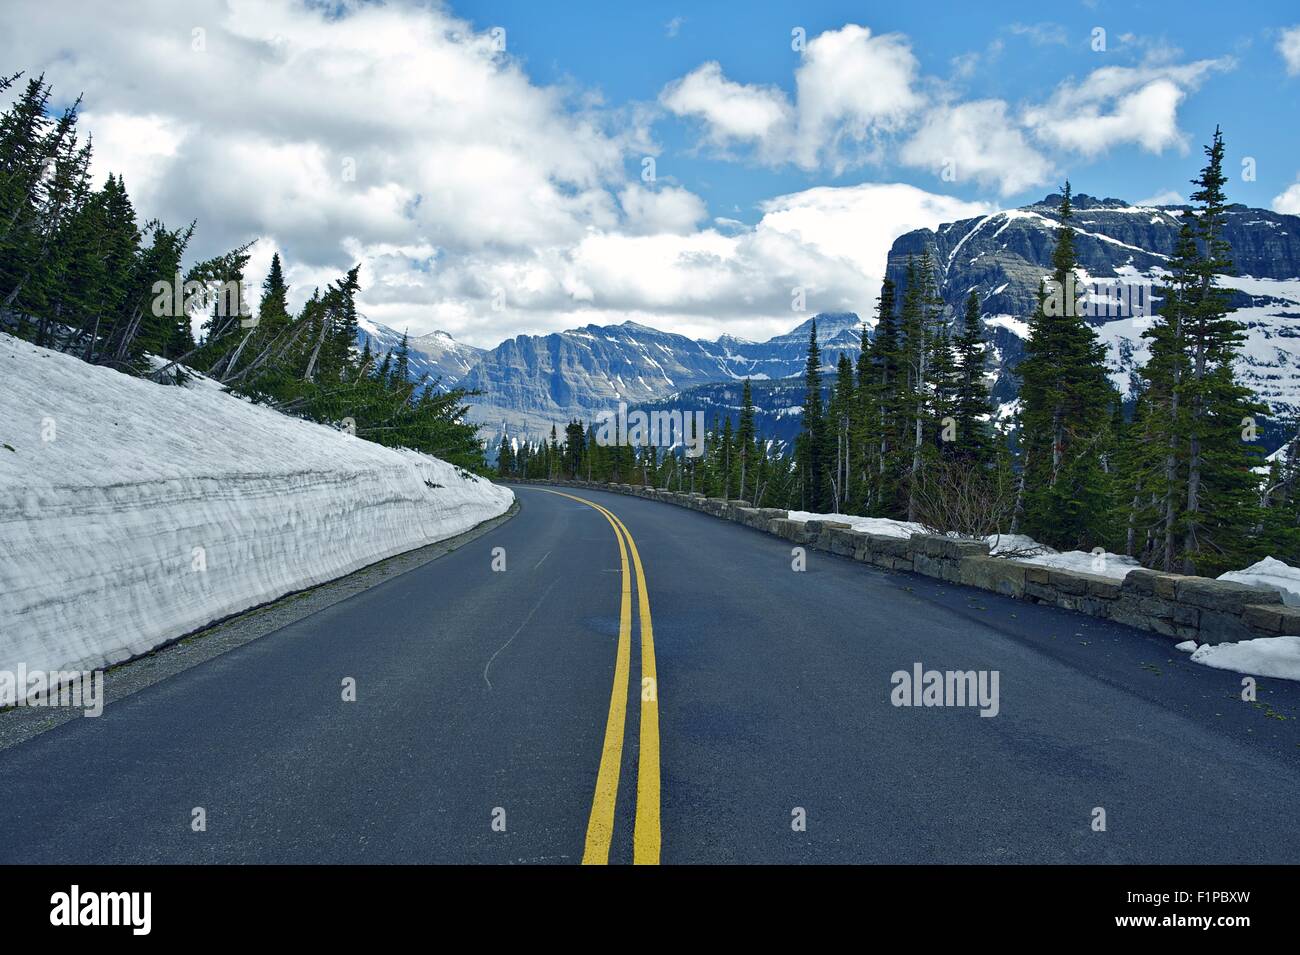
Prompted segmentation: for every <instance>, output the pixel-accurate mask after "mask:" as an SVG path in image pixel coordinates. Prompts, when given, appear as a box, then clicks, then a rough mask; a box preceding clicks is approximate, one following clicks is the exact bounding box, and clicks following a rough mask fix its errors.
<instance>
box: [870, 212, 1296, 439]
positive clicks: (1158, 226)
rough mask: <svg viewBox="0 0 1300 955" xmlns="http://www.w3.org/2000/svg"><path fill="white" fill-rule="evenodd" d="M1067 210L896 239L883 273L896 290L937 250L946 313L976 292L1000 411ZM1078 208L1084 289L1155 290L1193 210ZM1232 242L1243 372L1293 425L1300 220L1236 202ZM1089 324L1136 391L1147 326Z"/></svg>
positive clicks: (1230, 222) (1123, 319)
mask: <svg viewBox="0 0 1300 955" xmlns="http://www.w3.org/2000/svg"><path fill="white" fill-rule="evenodd" d="M1059 202H1060V196H1057V195H1050V196H1047V197H1046V198H1045V199H1043V200H1042V201H1041V202H1037V203H1034V204H1032V205H1029V206H1025V207H1023V208H1020V209H1009V210H1004V211H1002V212H996V213H993V214H991V215H986V216H979V217H976V218H973V219H963V220H961V221H958V222H951V223H945V224H943V225H941V226H939V228H938V229H936V230H930V229H919V230H917V231H914V232H909V233H907V234H905V235H903V236H900V237H899V238H898V239H897V240H896V241H895V243H894V246H893V248H892V249H891V250H890V253H889V260H888V272H887V274H888V275H889V276H890V277H891V278H893V279H894V280H895V281H896V282H898V283H899V286H900V289H901V287H902V285H903V284H904V275H905V272H906V267H907V260H908V257H909V256H919V255H920V254H921V253H922V252H923V251H925V250H929V252H930V255H931V257H932V258H933V259H934V261H935V264H936V268H937V272H938V278H939V291H940V293H941V294H942V296H943V298H944V301H945V302H946V303H947V304H948V305H949V306H951V307H952V308H953V309H954V310H955V311H958V312H959V310H960V309H961V308H962V307H963V303H964V300H965V298H966V296H967V295H968V294H969V293H970V291H971V290H972V289H974V290H975V291H976V292H977V293H978V295H979V297H980V302H981V313H982V318H983V322H984V325H985V328H986V330H987V331H988V333H989V337H990V338H991V340H992V341H993V343H994V345H995V346H996V349H997V361H998V367H997V372H998V381H997V385H996V386H995V392H994V394H995V397H997V398H998V399H1000V400H1002V401H1004V402H1005V401H1009V400H1011V399H1013V398H1014V396H1015V387H1016V385H1015V379H1014V377H1013V376H1011V375H1009V374H1008V371H1009V369H1010V368H1011V367H1014V365H1015V363H1016V362H1017V361H1018V360H1019V359H1020V356H1021V354H1022V353H1023V343H1024V338H1025V337H1026V335H1027V334H1028V324H1027V321H1026V319H1027V318H1028V316H1029V315H1030V314H1032V312H1033V310H1034V307H1035V304H1036V302H1037V294H1038V288H1039V284H1040V282H1041V279H1042V277H1043V276H1044V275H1047V274H1049V273H1050V271H1051V265H1050V258H1051V253H1052V249H1053V246H1054V231H1055V229H1056V228H1057V225H1058V219H1057V216H1056V208H1057V206H1058V205H1059ZM1074 206H1075V215H1074V218H1073V224H1074V226H1075V228H1076V230H1077V232H1078V238H1077V240H1076V242H1075V251H1076V253H1077V254H1078V259H1079V266H1080V267H1079V270H1078V272H1079V278H1080V279H1081V281H1083V282H1085V283H1088V282H1091V281H1093V280H1099V281H1100V282H1101V283H1105V282H1106V280H1110V281H1112V282H1113V281H1116V280H1119V281H1122V282H1125V283H1129V284H1130V285H1133V284H1134V283H1138V282H1141V281H1142V280H1147V281H1149V282H1150V283H1151V284H1152V285H1153V286H1158V284H1159V280H1160V277H1161V274H1162V272H1163V270H1164V268H1165V266H1166V264H1167V262H1168V259H1169V255H1170V254H1171V253H1172V251H1173V248H1174V243H1175V241H1176V239H1177V236H1178V229H1179V226H1180V221H1181V215H1182V212H1183V210H1184V208H1185V207H1183V206H1134V205H1131V204H1130V203H1127V202H1124V201H1122V200H1119V199H1096V198H1093V197H1091V196H1087V195H1077V196H1075V197H1074ZM1226 238H1227V239H1228V241H1229V243H1230V244H1231V246H1232V260H1233V264H1234V269H1235V275H1231V276H1223V277H1222V278H1221V284H1222V285H1223V286H1224V287H1226V288H1231V289H1232V290H1233V292H1234V294H1233V297H1232V306H1233V308H1234V315H1235V317H1236V318H1237V320H1238V321H1241V322H1243V323H1244V324H1245V325H1246V335H1247V341H1246V344H1245V346H1244V348H1243V353H1242V358H1241V361H1240V364H1239V366H1238V370H1239V372H1240V374H1241V376H1242V379H1243V380H1244V381H1245V382H1246V383H1247V384H1248V385H1249V386H1250V387H1252V388H1253V389H1254V390H1255V392H1256V393H1257V394H1258V395H1259V396H1260V398H1261V399H1262V400H1264V401H1265V402H1267V403H1268V405H1269V407H1270V408H1271V409H1272V411H1273V414H1274V415H1275V416H1277V417H1291V416H1294V415H1296V414H1298V413H1300V217H1297V216H1293V215H1282V214H1279V213H1276V212H1270V211H1268V210H1266V209H1252V208H1248V207H1246V206H1243V205H1232V206H1229V207H1228V219H1227V229H1226ZM1155 304H1156V306H1157V308H1158V306H1159V301H1158V300H1156V302H1155ZM1116 311H1119V310H1116ZM1091 321H1092V322H1093V324H1094V325H1095V327H1096V328H1097V331H1098V334H1099V335H1100V336H1101V337H1102V339H1103V340H1104V341H1105V342H1106V344H1107V346H1108V347H1109V349H1110V357H1111V362H1112V368H1113V373H1112V377H1113V380H1114V381H1115V384H1116V385H1117V386H1118V387H1119V388H1120V389H1121V390H1122V391H1123V392H1124V393H1125V394H1128V393H1129V392H1130V391H1131V389H1132V383H1133V379H1132V376H1133V374H1134V372H1135V370H1136V369H1137V368H1138V367H1139V366H1141V364H1142V363H1143V362H1144V361H1145V360H1146V357H1147V347H1146V341H1145V340H1144V339H1143V338H1142V331H1143V329H1145V328H1147V327H1149V325H1150V324H1151V318H1150V317H1149V316H1141V315H1132V314H1114V315H1102V316H1098V317H1095V318H1093V319H1091Z"/></svg>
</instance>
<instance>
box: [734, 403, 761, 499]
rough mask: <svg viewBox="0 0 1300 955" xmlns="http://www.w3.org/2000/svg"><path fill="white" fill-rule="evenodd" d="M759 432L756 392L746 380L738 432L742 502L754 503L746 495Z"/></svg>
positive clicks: (738, 495)
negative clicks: (755, 418)
mask: <svg viewBox="0 0 1300 955" xmlns="http://www.w3.org/2000/svg"><path fill="white" fill-rule="evenodd" d="M756 437H757V432H756V431H755V429H754V392H753V389H752V388H751V386H750V384H749V379H748V378H746V379H745V385H744V389H743V390H742V391H741V395H740V425H739V427H738V429H737V431H736V444H737V450H738V452H739V454H740V486H739V489H738V492H737V495H736V496H737V497H739V498H741V499H742V500H746V501H752V500H753V499H752V498H748V497H746V496H745V495H746V494H747V493H748V491H747V488H748V487H749V485H748V479H749V478H750V477H752V476H753V475H752V474H751V473H750V472H749V465H750V462H751V461H752V460H753V459H754V440H755V438H756Z"/></svg>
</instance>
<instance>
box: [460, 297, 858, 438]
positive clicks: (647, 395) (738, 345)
mask: <svg viewBox="0 0 1300 955" xmlns="http://www.w3.org/2000/svg"><path fill="white" fill-rule="evenodd" d="M811 321H812V319H810V320H809V321H807V322H804V323H803V324H801V325H799V326H798V327H797V328H795V329H794V330H793V331H791V332H789V333H787V334H786V335H779V336H777V337H776V338H773V339H770V340H769V341H766V342H748V341H745V340H743V339H739V338H735V337H734V336H723V337H722V338H719V339H718V340H717V341H712V342H710V341H696V340H694V339H691V338H687V337H685V336H684V335H676V334H673V333H671V332H661V331H658V330H657V329H653V328H647V327H646V326H644V325H638V324H636V323H634V322H625V323H623V324H622V325H609V326H600V325H587V326H585V327H583V328H576V329H570V330H569V331H565V332H558V333H556V334H553V335H520V336H518V337H516V338H512V339H509V340H507V341H505V342H502V343H501V344H500V345H498V346H497V347H496V348H494V349H492V350H491V351H489V352H487V353H486V354H484V355H483V356H482V358H481V360H480V361H479V362H478V363H477V364H476V365H475V366H474V367H473V368H472V369H471V370H470V372H469V373H468V374H467V375H466V376H465V378H464V379H463V380H462V382H461V384H462V386H463V387H465V388H467V389H472V390H477V391H480V392H481V394H480V395H479V396H477V397H476V398H474V399H472V404H471V408H470V420H471V421H475V422H477V423H479V424H481V425H483V432H484V434H485V436H486V437H488V438H489V440H492V438H493V437H494V436H497V435H500V434H501V433H502V432H503V431H504V432H508V433H510V434H512V435H516V436H532V437H539V436H541V435H544V434H549V432H550V429H551V425H553V424H555V425H558V426H559V427H560V429H561V430H562V429H563V426H564V423H565V422H566V421H568V420H569V419H571V418H574V417H577V418H580V419H582V420H584V421H588V422H590V421H591V420H592V419H593V418H595V417H596V416H597V415H600V414H601V413H603V412H606V411H612V410H614V409H615V408H617V406H618V403H619V402H620V401H623V402H627V403H628V404H629V405H637V404H644V403H646V402H651V401H654V400H656V399H659V398H663V397H665V396H667V395H671V394H674V393H680V392H682V391H684V390H687V389H690V388H692V387H693V386H695V385H701V384H706V383H714V382H729V381H730V382H734V381H737V380H738V379H743V378H746V377H750V378H755V379H760V380H761V379H765V378H785V377H788V376H790V375H797V374H799V373H801V372H802V371H803V368H804V364H805V362H806V360H807V352H808V325H809V323H810V322H811ZM816 321H817V322H818V335H819V338H820V339H821V340H822V341H823V342H825V343H826V344H825V345H824V354H825V360H826V361H827V362H828V363H830V364H832V365H833V363H834V361H835V360H836V359H837V358H838V356H839V352H840V351H846V352H848V353H849V355H850V357H851V358H856V356H857V353H858V350H859V341H860V332H859V330H858V329H859V322H858V317H857V316H856V315H854V314H852V313H840V314H826V315H818V316H816Z"/></svg>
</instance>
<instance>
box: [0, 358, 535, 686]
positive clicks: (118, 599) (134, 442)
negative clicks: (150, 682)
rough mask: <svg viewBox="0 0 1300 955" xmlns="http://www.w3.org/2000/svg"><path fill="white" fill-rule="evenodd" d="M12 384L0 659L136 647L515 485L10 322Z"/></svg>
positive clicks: (432, 535) (423, 529) (326, 576)
mask: <svg viewBox="0 0 1300 955" xmlns="http://www.w3.org/2000/svg"><path fill="white" fill-rule="evenodd" d="M0 383H2V384H0V669H6V670H10V671H12V670H14V669H15V668H16V667H17V665H18V664H19V663H24V664H25V665H26V666H27V668H28V669H29V670H31V669H44V670H57V669H90V668H96V667H101V666H105V665H108V664H112V663H115V662H118V661H121V660H124V659H127V658H128V657H131V656H133V655H136V654H139V653H143V652H145V651H147V650H149V649H151V648H153V647H156V646H158V645H159V644H161V643H163V642H165V641H167V640H169V639H171V638H174V637H177V636H180V635H182V634H185V633H188V632H190V631H192V630H195V629H197V628H199V627H201V626H203V625H204V624H206V623H209V622H211V621H213V620H216V619H219V618H221V617H224V616H227V615H229V614H232V613H235V612H238V611H240V610H244V609H246V608H248V607H251V606H254V605H257V604H260V603H264V602H266V601H268V600H272V599H274V598H276V597H279V596H281V595H283V594H285V593H288V592H290V591H293V590H298V589H301V588H304V587H308V586H312V585H314V584H319V583H323V582H324V581H327V580H330V579H333V578H335V577H339V576H341V575H343V574H347V573H350V572H352V571H354V570H356V569H358V568H360V567H363V566H365V565H367V564H370V563H373V562H375V561H378V560H382V559H383V558H386V557H391V556H392V555H394V554H398V553H401V552H403V551H406V550H410V549H412V548H415V547H419V546H421V545H424V544H428V543H430V542H433V541H437V540H441V539H444V538H447V537H452V536H454V535H456V534H459V533H462V532H464V531H466V530H469V529H470V528H472V527H474V526H475V525H477V524H479V523H481V522H482V521H485V520H487V519H489V518H492V517H495V516H497V515H499V514H501V513H503V512H504V511H506V510H507V509H508V508H509V506H510V504H511V501H512V500H513V497H514V495H513V494H512V493H511V492H510V491H509V490H507V489H505V488H500V487H497V486H495V485H493V484H491V483H490V482H488V481H486V480H483V479H481V478H478V477H474V476H473V475H470V474H468V473H466V472H464V471H461V470H459V469H457V468H455V467H453V466H452V465H450V464H447V463H446V462H443V461H439V460H437V459H435V458H431V457H428V456H427V455H422V454H417V453H415V452H412V451H399V450H393V449H390V448H384V447H381V446H380V445H377V444H372V443H370V442H368V441H364V440H361V439H358V438H354V437H351V436H349V435H347V434H344V433H342V432H339V431H335V430H334V429H332V428H328V427H325V426H323V425H318V424H312V423H310V422H306V421H300V420H298V419H295V418H290V417H287V416H285V415H281V414H279V413H277V412H274V411H271V410H269V409H267V408H261V407H258V406H256V405H253V404H251V403H249V402H246V401H243V400H241V399H238V398H236V397H234V396H232V395H229V394H226V393H224V392H222V391H220V390H218V389H216V388H214V387H194V388H177V387H164V386H161V385H156V384H152V383H150V382H147V381H143V380H140V379H138V378H132V377H129V376H127V375H123V374H119V373H118V372H115V371H112V370H110V369H107V368H100V367H94V366H91V365H87V364H85V363H83V362H81V361H78V360H77V359H75V358H72V357H70V356H68V355H63V354H60V353H57V352H52V351H48V350H46V349H42V348H37V347H35V346H33V345H30V344H27V343H25V342H22V341H19V340H18V339H15V338H12V337H10V336H8V335H4V334H0Z"/></svg>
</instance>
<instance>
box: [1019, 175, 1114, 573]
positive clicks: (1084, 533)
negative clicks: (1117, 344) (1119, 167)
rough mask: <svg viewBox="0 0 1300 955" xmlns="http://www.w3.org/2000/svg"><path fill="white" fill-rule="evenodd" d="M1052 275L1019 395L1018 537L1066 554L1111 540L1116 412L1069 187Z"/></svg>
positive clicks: (1032, 328)
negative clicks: (1110, 456)
mask: <svg viewBox="0 0 1300 955" xmlns="http://www.w3.org/2000/svg"><path fill="white" fill-rule="evenodd" d="M1058 217H1059V219H1060V226H1059V227H1058V228H1057V230H1056V247H1055V249H1054V250H1053V253H1052V276H1051V279H1050V280H1049V281H1048V282H1046V283H1045V287H1044V289H1043V290H1041V291H1040V295H1039V304H1038V308H1037V310H1036V311H1035V313H1034V315H1033V317H1032V318H1031V319H1030V321H1029V338H1028V341H1027V342H1026V343H1025V357H1024V358H1023V360H1022V361H1021V362H1020V365H1019V368H1018V369H1017V370H1018V373H1019V375H1020V378H1021V382H1022V384H1021V389H1020V402H1021V407H1020V445H1021V488H1020V492H1019V495H1018V502H1017V507H1016V517H1017V519H1016V521H1015V522H1014V523H1013V525H1012V529H1013V531H1016V530H1019V529H1023V530H1024V532H1025V533H1028V534H1029V535H1031V536H1033V537H1034V538H1036V539H1037V540H1040V541H1042V542H1043V543H1046V544H1050V545H1052V546H1054V547H1058V548H1064V549H1074V548H1090V547H1092V546H1094V544H1095V543H1096V542H1097V541H1102V540H1105V539H1106V538H1107V535H1108V530H1109V517H1110V513H1111V512H1110V507H1109V502H1110V493H1111V484H1110V480H1109V476H1108V474H1107V471H1106V463H1105V455H1106V453H1107V452H1108V451H1109V450H1110V440H1111V434H1110V430H1111V418H1112V408H1113V405H1114V402H1115V401H1116V400H1117V396H1116V395H1115V393H1114V389H1113V388H1112V387H1111V385H1110V382H1109V380H1108V378H1107V376H1106V363H1105V362H1106V349H1105V346H1104V345H1103V344H1102V343H1101V342H1100V341H1099V340H1098V338H1097V334H1096V332H1094V331H1093V329H1092V327H1091V326H1090V325H1089V324H1088V323H1087V321H1086V320H1085V316H1084V315H1083V314H1081V312H1082V309H1080V308H1079V307H1078V304H1077V301H1076V298H1075V289H1076V288H1077V278H1076V276H1075V273H1074V269H1075V264H1076V260H1075V254H1074V236H1075V233H1074V228H1073V226H1072V224H1071V219H1072V217H1073V209H1072V207H1071V203H1070V186H1069V183H1066V185H1065V189H1064V193H1063V195H1062V198H1061V205H1060V207H1059V210H1058Z"/></svg>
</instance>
